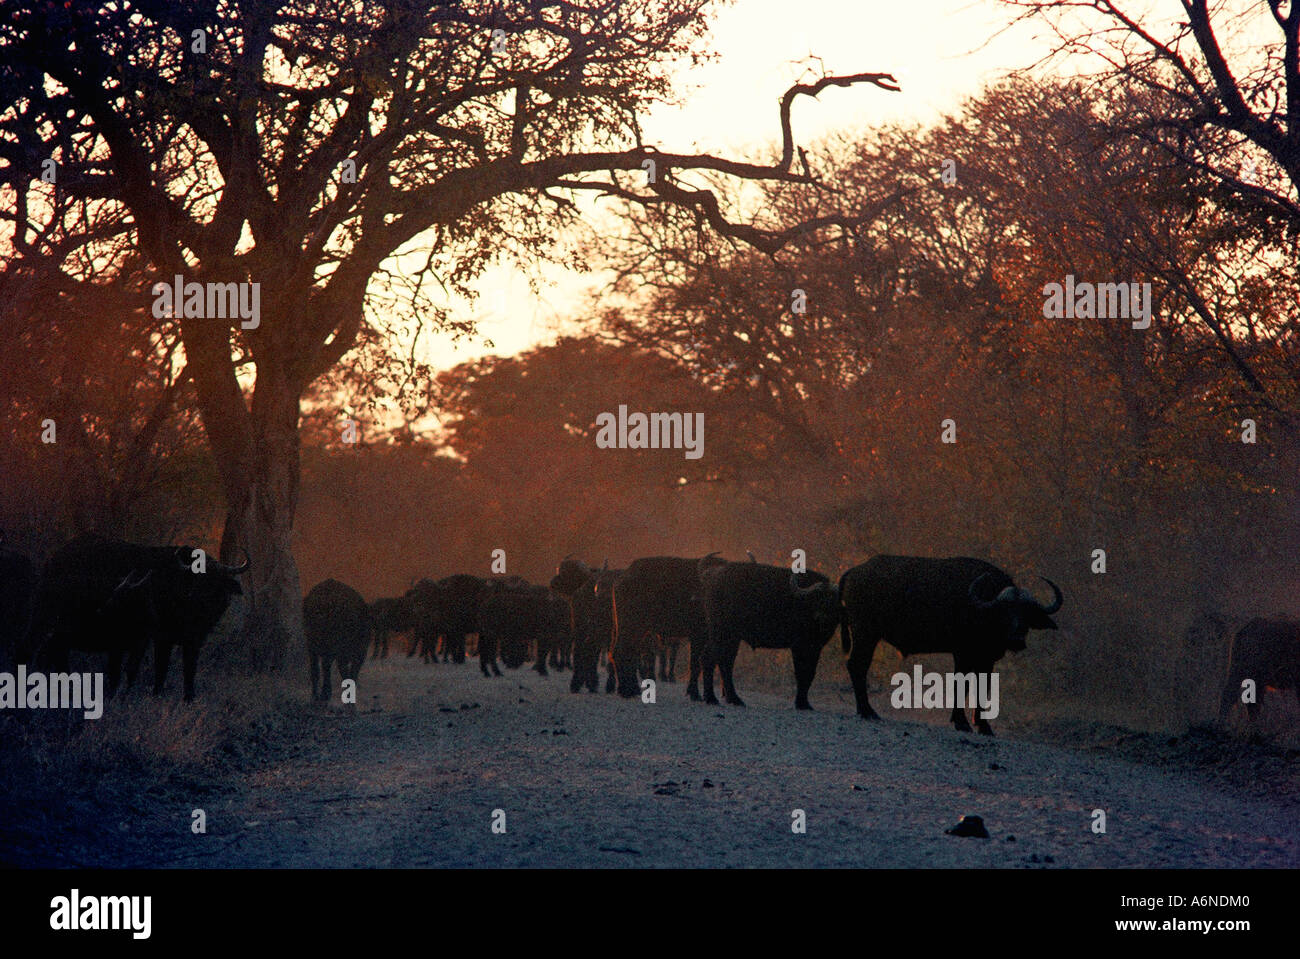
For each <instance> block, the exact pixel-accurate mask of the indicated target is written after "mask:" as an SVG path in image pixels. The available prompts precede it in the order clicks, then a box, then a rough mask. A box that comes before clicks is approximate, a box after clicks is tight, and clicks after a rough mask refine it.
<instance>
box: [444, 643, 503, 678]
mask: <svg viewBox="0 0 1300 959" xmlns="http://www.w3.org/2000/svg"><path fill="white" fill-rule="evenodd" d="M496 659H497V641H496V637H495V636H484V635H483V634H482V633H480V634H479V637H478V668H479V669H480V670H482V672H483V675H484V676H487V677H489V678H491V676H492V674H491V673H490V672H488V663H491V664H492V665H493V666H495V665H496ZM443 662H446V660H443Z"/></svg>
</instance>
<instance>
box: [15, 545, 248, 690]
mask: <svg viewBox="0 0 1300 959" xmlns="http://www.w3.org/2000/svg"><path fill="white" fill-rule="evenodd" d="M193 554H194V550H192V549H191V548H190V547H188V546H159V547H153V546H138V545H136V544H134V543H123V542H118V541H114V540H109V539H105V538H104V537H102V536H97V535H95V534H86V535H83V536H79V537H77V538H76V539H73V540H71V541H70V542H68V543H67V544H65V545H64V546H63V547H62V548H60V549H59V550H58V551H57V552H56V553H55V554H54V555H53V556H52V557H51V558H50V560H49V562H48V563H46V565H45V569H44V571H43V573H42V575H41V583H40V586H39V588H38V589H37V596H36V608H35V611H34V613H33V615H32V624H31V632H30V640H29V642H28V647H29V648H31V649H36V648H38V647H40V648H41V649H42V650H43V653H42V655H43V657H44V658H45V660H46V661H47V662H48V663H50V664H51V665H52V667H53V668H54V669H58V670H66V669H67V664H68V652H69V650H71V649H79V650H83V651H87V652H106V653H108V691H109V694H110V695H112V693H113V691H114V690H115V689H116V688H117V684H118V679H119V676H120V673H121V670H122V660H123V658H124V657H125V659H126V671H127V682H128V684H130V683H131V682H133V681H134V679H135V674H136V670H137V669H138V668H139V665H140V660H141V658H142V657H143V655H144V649H145V646H146V645H147V643H148V642H149V640H152V641H153V648H154V688H153V691H154V692H155V693H159V694H160V693H162V691H163V684H164V681H165V680H166V678H167V664H168V660H169V658H170V656H171V648H172V646H173V645H178V646H180V647H181V652H182V655H183V657H184V659H183V668H184V696H185V700H186V701H187V702H188V701H190V700H192V699H194V673H195V670H196V668H197V665H198V656H199V647H200V646H202V644H203V641H204V640H205V639H206V638H207V635H208V633H209V632H211V631H212V628H213V627H214V626H216V624H217V622H218V621H219V620H220V619H221V617H222V616H223V615H224V614H225V612H226V609H227V607H228V606H229V605H230V600H231V597H233V596H238V595H241V594H242V593H243V590H242V589H241V588H240V585H239V576H240V574H241V573H243V572H244V571H245V570H247V569H248V559H247V557H245V559H244V562H243V564H241V565H239V566H227V565H225V564H224V563H219V562H217V561H216V560H212V559H207V560H205V562H204V564H203V567H202V568H203V571H201V572H196V571H195V565H196V564H195V562H194V560H193V558H192V557H193Z"/></svg>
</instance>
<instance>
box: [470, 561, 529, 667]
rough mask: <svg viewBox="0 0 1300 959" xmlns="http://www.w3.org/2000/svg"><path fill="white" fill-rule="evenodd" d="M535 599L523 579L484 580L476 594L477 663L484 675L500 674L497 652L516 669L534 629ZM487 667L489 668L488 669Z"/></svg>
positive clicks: (523, 656)
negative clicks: (477, 603) (485, 581)
mask: <svg viewBox="0 0 1300 959" xmlns="http://www.w3.org/2000/svg"><path fill="white" fill-rule="evenodd" d="M535 605H536V603H535V600H534V599H533V597H532V595H531V587H530V585H529V583H528V581H527V580H526V579H523V578H522V577H519V576H510V577H507V578H503V579H492V580H488V581H487V583H486V585H485V586H484V588H483V591H482V592H481V593H480V594H479V607H478V620H477V624H476V627H475V628H476V630H477V632H478V665H479V669H480V670H482V672H483V675H484V676H493V675H495V676H500V675H501V668H500V667H499V666H498V665H497V656H498V654H500V656H501V661H502V662H504V663H505V664H506V665H507V666H510V667H511V668H512V669H518V668H519V666H520V665H521V664H522V663H523V661H524V658H525V657H526V656H527V651H528V640H529V639H530V638H532V636H533V635H534V632H535V626H536V624H535V622H534V619H535V615H536V614H535V611H534V607H535ZM489 669H490V670H491V671H490V672H489Z"/></svg>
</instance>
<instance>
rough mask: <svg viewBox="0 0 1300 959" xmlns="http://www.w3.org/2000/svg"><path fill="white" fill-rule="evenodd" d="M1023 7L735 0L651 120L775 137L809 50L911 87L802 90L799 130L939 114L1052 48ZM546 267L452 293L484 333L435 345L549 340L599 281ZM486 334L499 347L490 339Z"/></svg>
mask: <svg viewBox="0 0 1300 959" xmlns="http://www.w3.org/2000/svg"><path fill="white" fill-rule="evenodd" d="M1013 13H1014V11H1013V10H1011V9H1010V8H1008V7H1006V6H1005V5H1003V4H1001V3H998V2H997V0H866V2H864V0H736V2H735V3H734V4H733V5H732V6H729V7H723V8H721V9H720V12H719V13H718V14H717V15H716V17H715V19H714V21H713V30H712V33H711V44H710V45H711V46H712V48H713V49H714V50H715V51H716V52H717V53H718V54H719V58H718V59H717V60H716V61H715V62H713V63H710V64H707V65H705V66H703V67H699V68H696V69H694V70H684V71H683V72H682V75H681V84H682V86H681V87H680V88H679V89H681V90H682V92H683V93H685V94H686V98H687V102H686V105H685V106H683V107H681V108H680V109H671V110H661V111H659V112H657V113H656V114H654V115H653V116H651V117H649V118H647V122H646V124H645V128H646V131H647V134H648V135H649V138H650V142H655V143H657V145H658V146H659V147H660V148H661V149H673V150H680V151H695V150H700V151H706V150H707V151H711V152H715V153H720V154H722V155H734V154H735V153H737V152H739V151H740V150H742V149H744V148H745V147H746V146H751V145H754V144H758V143H763V142H768V141H771V142H775V141H776V139H777V137H778V136H779V127H778V120H777V112H776V107H777V101H778V99H779V97H780V95H781V94H782V93H783V92H784V91H785V90H786V88H788V87H789V86H790V84H791V83H793V82H796V81H799V80H809V79H812V78H813V77H814V76H815V75H816V73H814V72H813V71H814V70H816V71H817V72H820V67H818V66H817V64H816V63H815V62H811V61H810V58H811V57H817V58H820V61H821V63H822V64H824V66H825V69H826V71H827V72H829V73H841V74H844V73H860V72H881V73H892V74H893V75H894V76H895V77H896V78H897V80H898V82H899V84H900V85H901V87H902V92H901V93H889V92H886V91H883V90H879V89H877V88H875V87H870V86H861V87H856V88H853V89H849V90H838V89H832V90H827V91H824V92H823V93H822V95H821V97H820V99H819V100H818V101H812V100H810V99H808V98H801V99H800V100H799V101H798V102H797V104H796V107H795V113H794V129H795V135H796V137H797V139H798V140H799V142H801V143H804V144H807V143H810V142H812V141H815V140H816V139H817V138H818V137H820V136H822V135H824V134H826V133H828V132H830V131H832V130H836V129H842V128H846V127H848V128H852V127H863V126H870V125H873V124H876V123H880V122H885V121H917V122H922V123H925V122H929V121H932V120H935V119H937V118H938V117H939V116H941V115H942V114H943V113H945V112H947V111H949V110H951V109H953V108H954V107H956V106H957V105H958V104H959V103H960V102H961V100H962V99H963V98H964V97H966V96H970V95H973V94H976V93H978V92H979V90H980V89H981V88H982V87H983V86H985V85H986V84H987V83H989V82H990V81H993V80H995V79H997V78H998V77H1000V76H1002V75H1004V74H1005V73H1007V72H1008V71H1009V70H1011V69H1014V68H1017V67H1024V66H1028V65H1030V64H1031V63H1033V62H1034V61H1035V60H1037V59H1038V58H1039V57H1041V56H1042V55H1043V54H1045V53H1046V52H1047V51H1048V50H1049V48H1050V47H1049V43H1048V40H1049V39H1050V37H1049V36H1048V35H1047V34H1046V33H1045V31H1044V30H1043V28H1042V26H1041V25H1035V26H1034V27H1032V28H1031V27H1028V26H1021V27H1017V28H1016V29H1015V30H1014V31H1009V32H1008V31H1004V32H1002V33H1001V35H999V31H1002V30H1003V28H1004V27H1005V26H1006V25H1007V24H1008V22H1009V21H1010V20H1011V19H1012V14H1013ZM546 276H547V278H548V280H549V281H550V282H551V284H552V285H551V286H549V288H546V289H543V290H542V291H541V293H540V295H534V294H532V293H531V292H530V291H529V289H528V285H527V283H526V281H525V280H524V279H523V277H521V276H518V275H516V273H515V271H514V270H512V269H510V268H507V267H502V268H494V269H492V270H490V271H489V272H488V273H486V274H485V275H484V277H483V280H482V282H481V283H480V284H479V289H480V290H481V291H482V292H483V296H482V298H481V299H480V300H479V301H478V302H477V303H475V304H473V305H470V304H457V305H456V308H457V309H458V310H459V311H463V312H464V314H466V315H473V316H477V317H479V318H480V325H479V335H478V336H477V337H475V338H473V339H472V340H467V341H463V342H462V343H460V344H459V345H455V344H452V343H451V341H450V340H449V339H448V338H446V337H436V338H433V339H432V340H430V341H429V342H428V343H427V344H426V349H425V350H424V354H425V356H426V357H427V358H428V359H430V361H431V362H433V364H434V365H435V366H438V367H447V366H452V365H454V364H455V363H457V362H461V361H463V360H465V359H468V358H469V357H471V356H475V355H480V354H483V353H503V354H509V353H514V352H517V351H519V350H521V349H524V348H526V347H528V346H530V345H532V344H535V343H540V342H548V341H551V340H553V339H554V337H555V335H556V332H557V330H559V329H560V327H561V326H562V325H564V324H565V322H566V321H567V320H569V319H570V318H574V317H576V316H577V315H578V311H579V310H580V309H581V307H582V304H583V303H584V302H585V301H584V297H583V293H584V291H586V290H587V289H588V288H589V287H590V286H591V284H592V283H593V282H594V281H593V279H592V277H591V276H590V275H588V276H583V275H581V274H574V273H571V272H568V271H565V270H559V269H555V270H547V271H546ZM485 339H488V340H491V341H492V342H493V344H494V346H493V348H491V349H487V348H485V347H484V345H483V341H484V340H485Z"/></svg>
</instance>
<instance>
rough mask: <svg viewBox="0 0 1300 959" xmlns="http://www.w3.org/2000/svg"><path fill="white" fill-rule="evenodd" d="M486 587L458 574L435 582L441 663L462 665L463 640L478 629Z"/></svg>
mask: <svg viewBox="0 0 1300 959" xmlns="http://www.w3.org/2000/svg"><path fill="white" fill-rule="evenodd" d="M485 586H486V583H485V582H484V581H483V580H481V579H479V578H478V577H477V576H470V575H469V574H468V573H457V574H456V575H454V576H448V577H446V578H445V579H440V580H438V591H439V596H440V598H441V601H440V604H439V610H438V612H439V617H438V619H439V621H438V632H439V633H440V634H441V635H442V661H443V662H444V663H445V662H447V661H448V660H450V661H451V662H454V663H463V662H465V637H466V636H468V635H469V634H470V633H472V632H475V631H476V630H477V629H478V608H479V602H480V600H481V597H482V594H483V590H484V588H485Z"/></svg>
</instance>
